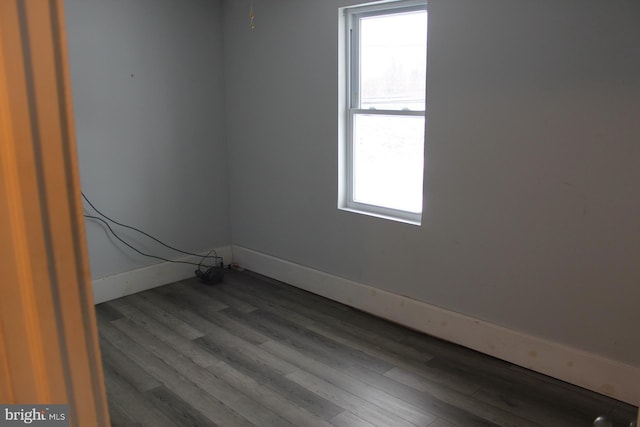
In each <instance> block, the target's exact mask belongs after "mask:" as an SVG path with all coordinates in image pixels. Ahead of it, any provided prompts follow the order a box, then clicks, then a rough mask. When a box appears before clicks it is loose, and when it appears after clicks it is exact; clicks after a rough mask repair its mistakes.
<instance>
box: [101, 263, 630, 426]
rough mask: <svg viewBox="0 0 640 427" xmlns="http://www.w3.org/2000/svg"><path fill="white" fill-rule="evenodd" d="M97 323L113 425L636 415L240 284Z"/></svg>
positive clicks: (169, 295) (157, 295)
mask: <svg viewBox="0 0 640 427" xmlns="http://www.w3.org/2000/svg"><path fill="white" fill-rule="evenodd" d="M97 313H98V322H99V331H100V342H101V347H102V356H103V362H104V372H105V379H106V384H107V393H108V399H109V407H110V413H111V419H112V422H113V425H114V426H153V427H162V426H179V427H186V426H230V427H233V426H260V427H266V426H278V427H284V426H304V427H312V426H333V427H364V426H380V427H395V426H399V427H402V426H408V427H409V426H430V427H452V426H460V427H470V426H523V427H526V426H559V427H567V426H569V427H572V426H576V427H577V426H591V425H592V422H593V420H594V418H595V417H596V416H598V415H609V416H610V417H612V418H613V419H614V421H615V422H616V423H618V424H616V425H620V426H628V425H629V421H630V420H631V419H633V416H634V414H635V412H634V411H635V408H634V407H632V406H629V405H625V404H623V403H621V402H617V401H615V400H612V399H608V398H605V397H603V396H600V395H597V394H594V393H590V392H588V391H585V390H583V389H580V388H578V387H574V386H571V385H568V384H564V383H561V382H558V381H555V380H553V379H550V378H548V377H544V376H542V375H538V374H535V373H532V372H529V371H526V370H524V369H521V368H518V367H515V366H513V365H510V364H508V363H504V362H501V361H499V360H496V359H493V358H491V357H487V356H484V355H481V354H479V353H476V352H474V351H471V350H468V349H465V348H462V347H459V346H456V345H453V344H450V343H446V342H444V341H441V340H438V339H434V338H432V337H429V336H426V335H423V334H420V333H417V332H414V331H411V330H409V329H406V328H403V327H401V326H398V325H395V324H392V323H389V322H386V321H384V320H381V319H378V318H376V317H373V316H370V315H368V314H366V313H363V312H360V311H357V310H354V309H351V308H349V307H346V306H344V305H341V304H338V303H335V302H332V301H330V300H327V299H324V298H322V297H319V296H316V295H313V294H310V293H307V292H304V291H301V290H299V289H296V288H293V287H290V286H287V285H285V284H283V283H281V282H277V281H274V280H271V279H268V278H265V277H263V276H259V275H256V274H253V273H250V272H229V273H228V274H227V275H226V277H225V281H224V283H222V284H219V285H215V286H205V285H202V284H200V283H199V282H197V281H196V280H186V281H182V282H177V283H173V284H171V285H167V286H163V287H160V288H156V289H153V290H150V291H146V292H142V293H139V294H136V295H131V296H128V297H125V298H121V299H118V300H114V301H110V302H107V303H104V304H100V305H98V306H97Z"/></svg>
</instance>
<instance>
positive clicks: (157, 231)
mask: <svg viewBox="0 0 640 427" xmlns="http://www.w3.org/2000/svg"><path fill="white" fill-rule="evenodd" d="M65 8H66V23H67V37H68V46H69V59H70V63H71V78H72V86H73V102H74V110H75V125H76V135H77V144H78V154H79V163H80V175H81V182H82V189H83V191H84V192H85V193H86V194H87V195H88V196H89V198H90V199H91V200H92V201H93V202H94V204H96V205H97V207H98V208H99V209H101V210H103V211H104V212H105V213H106V214H107V215H112V216H113V217H114V218H115V219H119V220H120V221H122V222H124V223H127V224H131V225H135V226H139V227H141V228H143V229H144V230H145V231H147V232H148V233H151V234H153V235H156V236H158V237H160V238H161V239H163V240H165V241H166V242H167V243H170V244H173V245H176V246H178V247H180V248H183V249H186V250H187V251H202V250H205V249H210V248H212V247H217V246H221V245H228V244H229V243H230V233H229V204H228V183H227V176H228V173H227V154H226V145H225V143H224V137H225V135H224V118H223V102H224V97H223V87H222V84H223V79H222V71H223V68H222V3H221V1H218V0H188V1H185V0H135V1H131V0H66V2H65ZM86 228H87V237H88V246H89V255H90V260H91V272H92V276H93V278H94V279H95V278H100V277H103V276H108V275H111V274H115V273H120V272H125V271H130V270H134V269H136V268H140V267H141V266H144V265H148V264H153V263H156V262H157V261H155V260H153V259H148V258H144V257H141V256H139V255H137V254H135V253H132V252H131V251H130V250H128V249H126V248H125V249H122V246H121V245H119V244H117V243H115V244H114V243H113V241H112V240H113V239H111V238H109V236H108V235H107V233H106V232H105V230H104V228H103V227H102V226H100V225H97V224H96V223H94V222H92V221H87V227H86ZM123 234H124V235H126V236H130V235H131V233H123ZM134 242H136V243H137V245H139V246H140V247H141V248H144V249H147V250H149V251H152V252H153V253H155V254H160V255H163V256H169V257H172V258H176V257H180V256H182V255H180V254H175V253H173V252H168V251H164V250H162V248H159V247H157V246H153V245H149V244H147V243H146V242H145V241H142V240H140V239H137V238H136V239H135V240H134Z"/></svg>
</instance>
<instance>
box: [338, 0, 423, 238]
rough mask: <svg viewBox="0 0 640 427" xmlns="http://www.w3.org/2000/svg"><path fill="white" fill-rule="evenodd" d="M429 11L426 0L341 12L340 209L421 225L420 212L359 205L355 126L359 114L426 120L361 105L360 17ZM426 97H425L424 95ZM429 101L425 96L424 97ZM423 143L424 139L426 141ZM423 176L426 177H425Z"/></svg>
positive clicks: (411, 112)
mask: <svg viewBox="0 0 640 427" xmlns="http://www.w3.org/2000/svg"><path fill="white" fill-rule="evenodd" d="M419 10H425V11H426V10H427V3H426V1H424V0H404V1H384V2H378V3H371V4H366V5H360V6H352V7H346V8H342V9H341V10H340V11H341V13H340V28H342V29H344V31H342V30H341V31H340V37H339V48H340V49H339V50H340V55H339V64H338V65H339V68H340V70H341V72H340V75H339V89H338V95H339V104H340V105H339V116H340V117H339V156H338V157H339V178H338V187H339V188H338V208H339V209H342V210H346V211H351V212H356V213H360V214H365V215H372V216H376V217H381V218H386V219H391V220H396V221H400V222H405V223H409V224H415V225H420V222H421V220H422V210H421V212H419V213H415V212H408V211H403V210H399V209H392V208H387V207H383V206H376V205H371V204H366V203H360V202H356V201H355V200H354V197H353V195H354V193H353V180H354V177H353V165H354V163H353V160H354V159H353V135H354V129H353V123H354V117H355V115H357V114H367V115H384V116H404V117H408V116H419V117H425V119H426V111H425V110H426V105H425V109H424V110H383V109H362V108H357V107H358V106H359V101H360V100H359V96H360V94H359V78H360V72H359V66H360V64H359V60H360V56H359V52H358V50H359V43H357V41H358V40H359V38H360V32H359V30H360V28H359V21H358V20H359V18H362V17H370V16H376V15H387V14H392V13H402V12H412V11H419ZM425 95H426V94H425ZM425 99H426V97H425ZM423 144H424V139H423ZM423 176H424V175H423ZM423 185H424V183H423Z"/></svg>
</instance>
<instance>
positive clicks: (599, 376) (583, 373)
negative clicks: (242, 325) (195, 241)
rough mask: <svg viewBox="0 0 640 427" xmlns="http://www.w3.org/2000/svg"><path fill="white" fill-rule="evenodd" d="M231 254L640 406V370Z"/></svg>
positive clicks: (237, 250)
mask: <svg viewBox="0 0 640 427" xmlns="http://www.w3.org/2000/svg"><path fill="white" fill-rule="evenodd" d="M232 249H233V261H234V262H235V263H238V264H239V265H240V266H242V267H244V268H247V269H249V270H252V271H255V272H257V273H260V274H263V275H265V276H268V277H271V278H274V279H277V280H280V281H283V282H285V283H288V284H291V285H293V286H296V287H299V288H301V289H305V290H307V291H310V292H313V293H315V294H318V295H322V296H324V297H326V298H329V299H332V300H334V301H338V302H341V303H343V304H346V305H349V306H351V307H355V308H358V309H360V310H363V311H366V312H368V313H371V314H374V315H376V316H379V317H382V318H385V319H388V320H391V321H393V322H396V323H399V324H402V325H405V326H408V327H410V328H413V329H416V330H418V331H421V332H424V333H427V334H429V335H432V336H436V337H439V338H442V339H445V340H447V341H450V342H453V343H456V344H460V345H463V346H465V347H468V348H471V349H474V350H477V351H480V352H482V353H485V354H488V355H491V356H494V357H497V358H499V359H502V360H505V361H507V362H510V363H513V364H515V365H519V366H522V367H525V368H528V369H531V370H534V371H537V372H540V373H542V374H545V375H548V376H551V377H554V378H557V379H560V380H562V381H565V382H568V383H571V384H575V385H577V386H580V387H584V388H586V389H589V390H592V391H595V392H598V393H601V394H604V395H607V396H610V397H613V398H615V399H618V400H621V401H624V402H627V403H630V404H632V405H637V404H638V402H640V367H635V366H631V365H627V364H624V363H621V362H618V361H616V360H612V359H607V358H605V357H602V356H599V355H597V354H593V353H589V352H586V351H583V350H579V349H576V348H572V347H569V346H566V345H564V344H560V343H557V342H553V341H549V340H546V339H542V338H539V337H535V336H532V335H528V334H525V333H522V332H518V331H515V330H512V329H508V328H505V327H502V326H498V325H495V324H492V323H489V322H485V321H482V320H478V319H474V318H473V317H470V316H466V315H464V314H460V313H455V312H453V311H449V310H445V309H443V308H440V307H436V306H433V305H430V304H427V303H424V302H422V301H418V300H414V299H411V298H408V297H404V296H401V295H397V294H393V293H391V292H387V291H383V290H380V289H377V288H374V287H371V286H368V285H364V284H361V283H357V282H354V281H351V280H347V279H343V278H340V277H337V276H334V275H331V274H328V273H324V272H322V271H318V270H314V269H312V268H309V267H304V266H302V265H299V264H295V263H292V262H289V261H285V260H283V259H280V258H275V257H272V256H270V255H266V254H263V253H260V252H256V251H253V250H251V249H247V248H244V247H241V246H236V245H233V246H232Z"/></svg>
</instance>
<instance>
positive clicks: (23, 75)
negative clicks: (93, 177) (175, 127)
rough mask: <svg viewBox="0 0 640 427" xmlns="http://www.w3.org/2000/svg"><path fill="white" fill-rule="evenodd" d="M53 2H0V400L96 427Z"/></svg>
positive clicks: (98, 413) (86, 280)
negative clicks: (57, 408)
mask: <svg viewBox="0 0 640 427" xmlns="http://www.w3.org/2000/svg"><path fill="white" fill-rule="evenodd" d="M62 4H63V1H62V0H2V1H1V2H0V125H1V129H0V242H1V244H2V252H3V256H2V257H0V273H1V277H2V285H1V286H0V374H2V378H3V380H2V381H1V383H2V384H1V385H0V402H7V403H68V404H69V405H70V415H71V425H76V426H83V427H84V426H104V427H106V426H108V425H110V424H109V417H108V410H107V403H106V397H105V391H104V379H103V374H102V365H101V360H100V350H99V345H98V337H97V327H96V320H95V313H94V308H93V294H92V292H91V281H90V276H89V270H88V259H87V250H86V243H85V232H84V222H83V221H82V220H81V219H82V204H81V201H80V199H79V196H80V184H79V176H78V165H77V156H76V148H75V135H74V126H73V113H72V107H71V90H70V83H69V82H70V78H69V68H68V61H67V52H66V39H65V31H64V14H63V8H62ZM5 379H6V381H5Z"/></svg>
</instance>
